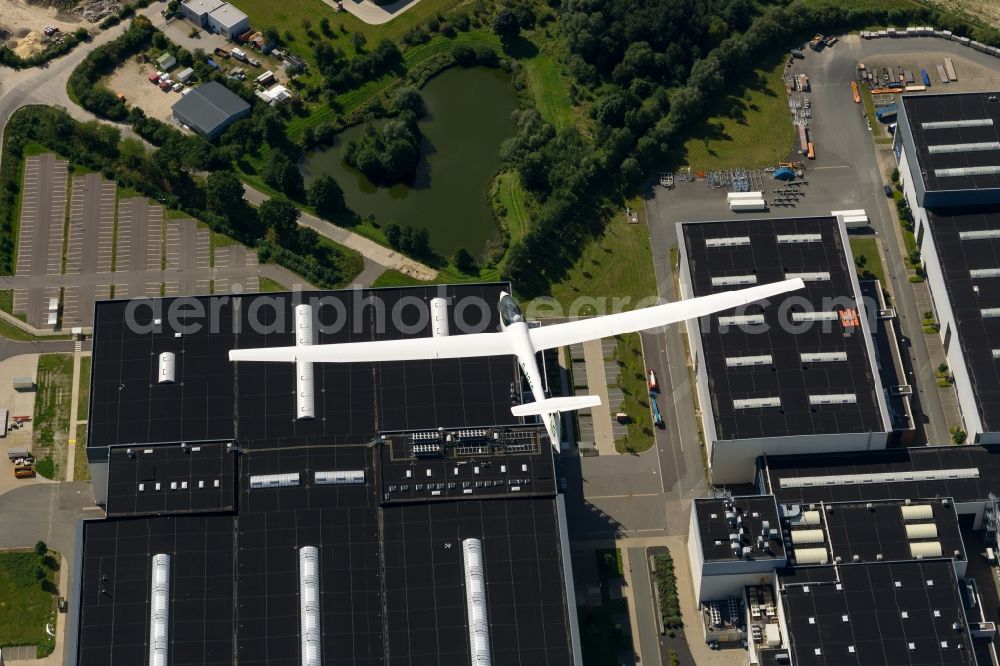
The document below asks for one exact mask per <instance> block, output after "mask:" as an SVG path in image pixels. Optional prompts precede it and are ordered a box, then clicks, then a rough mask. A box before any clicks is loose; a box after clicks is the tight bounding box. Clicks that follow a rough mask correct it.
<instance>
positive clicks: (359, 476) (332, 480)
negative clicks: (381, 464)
mask: <svg viewBox="0 0 1000 666" xmlns="http://www.w3.org/2000/svg"><path fill="white" fill-rule="evenodd" d="M364 482H365V470H363V469H348V470H336V471H333V472H316V485H317V486H340V485H349V484H358V483H364Z"/></svg>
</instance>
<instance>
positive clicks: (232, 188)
mask: <svg viewBox="0 0 1000 666" xmlns="http://www.w3.org/2000/svg"><path fill="white" fill-rule="evenodd" d="M205 203H206V205H207V206H208V209H209V210H210V211H212V212H213V213H219V214H220V215H224V216H226V217H228V216H230V215H232V214H233V213H234V212H235V211H238V210H240V209H241V207H242V204H243V183H241V182H240V179H239V178H238V177H237V176H236V174H235V173H233V172H232V171H213V172H212V173H211V174H209V176H208V180H207V181H206V183H205Z"/></svg>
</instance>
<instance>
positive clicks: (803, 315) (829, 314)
mask: <svg viewBox="0 0 1000 666" xmlns="http://www.w3.org/2000/svg"><path fill="white" fill-rule="evenodd" d="M838 318H839V315H838V314H837V313H836V312H833V311H832V310H831V311H825V312H793V313H792V321H795V322H803V321H837V319H838Z"/></svg>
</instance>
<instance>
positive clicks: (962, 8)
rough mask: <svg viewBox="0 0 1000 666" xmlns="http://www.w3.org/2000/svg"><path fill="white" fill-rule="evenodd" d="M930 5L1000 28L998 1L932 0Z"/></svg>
mask: <svg viewBox="0 0 1000 666" xmlns="http://www.w3.org/2000/svg"><path fill="white" fill-rule="evenodd" d="M928 4H931V5H934V6H935V7H937V8H938V9H941V10H943V11H948V12H954V13H956V14H958V15H959V16H967V17H969V18H972V19H978V20H979V21H981V22H983V23H986V24H987V25H991V26H993V27H994V28H997V27H1000V4H997V2H996V0H947V2H945V1H943V0H931V2H930V3H928Z"/></svg>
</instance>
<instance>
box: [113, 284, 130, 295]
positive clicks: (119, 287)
mask: <svg viewBox="0 0 1000 666" xmlns="http://www.w3.org/2000/svg"><path fill="white" fill-rule="evenodd" d="M128 297H129V291H128V283H127V282H125V283H122V284H118V283H115V298H128Z"/></svg>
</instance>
